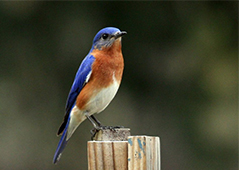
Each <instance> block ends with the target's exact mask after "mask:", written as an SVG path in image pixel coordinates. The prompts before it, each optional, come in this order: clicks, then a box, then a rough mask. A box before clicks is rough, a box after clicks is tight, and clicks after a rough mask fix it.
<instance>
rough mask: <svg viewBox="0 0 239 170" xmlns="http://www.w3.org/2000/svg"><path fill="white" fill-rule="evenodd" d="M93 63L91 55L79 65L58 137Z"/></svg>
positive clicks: (93, 59) (93, 58)
mask: <svg viewBox="0 0 239 170" xmlns="http://www.w3.org/2000/svg"><path fill="white" fill-rule="evenodd" d="M94 61H95V57H94V56H93V55H90V54H88V55H87V56H86V57H85V59H84V60H83V61H82V63H81V65H80V67H79V69H78V71H77V73H76V76H75V79H74V82H73V84H72V86H71V90H70V92H69V95H68V98H67V102H66V112H65V117H64V121H63V123H62V124H61V126H60V128H59V130H58V132H57V134H58V135H60V134H61V133H62V132H63V130H64V129H65V127H66V124H67V121H68V117H69V114H70V112H71V109H72V108H73V106H74V105H75V102H76V98H77V96H78V94H79V93H80V91H81V90H82V88H83V87H84V85H85V84H86V79H87V76H88V75H89V73H90V72H91V67H92V64H93V62H94Z"/></svg>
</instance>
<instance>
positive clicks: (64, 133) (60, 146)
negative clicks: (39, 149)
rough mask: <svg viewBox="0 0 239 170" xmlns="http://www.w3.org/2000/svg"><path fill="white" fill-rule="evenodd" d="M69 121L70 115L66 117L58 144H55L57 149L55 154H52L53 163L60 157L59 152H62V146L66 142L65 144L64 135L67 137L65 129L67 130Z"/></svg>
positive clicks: (63, 146)
mask: <svg viewBox="0 0 239 170" xmlns="http://www.w3.org/2000/svg"><path fill="white" fill-rule="evenodd" d="M69 122H70V116H69V118H68V121H67V124H66V127H65V130H64V132H63V134H62V136H61V139H60V141H59V143H58V146H57V149H56V152H55V155H54V158H53V163H54V164H56V163H57V162H58V161H59V159H60V157H61V153H62V152H63V150H64V148H65V147H66V144H67V142H68V141H67V140H66V137H67V130H68V126H69Z"/></svg>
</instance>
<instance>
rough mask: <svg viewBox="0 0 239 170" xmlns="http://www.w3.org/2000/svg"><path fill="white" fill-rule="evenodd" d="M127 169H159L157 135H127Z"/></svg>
mask: <svg viewBox="0 0 239 170" xmlns="http://www.w3.org/2000/svg"><path fill="white" fill-rule="evenodd" d="M128 170H160V141H159V137H152V136H129V138H128Z"/></svg>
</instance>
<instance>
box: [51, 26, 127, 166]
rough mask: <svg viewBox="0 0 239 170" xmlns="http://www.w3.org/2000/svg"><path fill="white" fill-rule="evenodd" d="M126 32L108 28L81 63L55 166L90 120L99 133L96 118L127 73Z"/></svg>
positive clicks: (58, 133) (100, 33)
mask: <svg viewBox="0 0 239 170" xmlns="http://www.w3.org/2000/svg"><path fill="white" fill-rule="evenodd" d="M125 34H126V32H125V31H120V30H119V29H118V28H114V27H106V28H103V29H102V30H100V31H99V32H98V33H97V34H96V36H95V37H94V40H93V44H92V47H91V49H90V52H89V53H88V55H87V56H86V57H85V59H84V60H83V61H82V63H81V65H80V67H79V69H78V71H77V73H76V76H75V79H74V82H73V84H72V87H71V90H70V93H69V95H68V98H67V102H66V111H65V117H64V121H63V123H62V124H61V126H60V128H59V130H58V132H57V135H62V137H61V139H60V141H59V144H58V146H57V149H56V152H55V155H54V159H53V163H54V164H55V163H57V161H58V160H59V159H60V155H61V153H62V151H63V149H64V148H65V146H66V144H67V142H68V140H69V139H70V137H71V135H72V134H73V133H74V131H75V130H76V128H77V127H78V126H79V125H80V124H81V123H82V122H83V121H84V120H85V119H86V118H87V119H89V120H90V122H91V123H92V124H93V125H94V127H95V128H96V129H99V128H100V127H101V124H100V122H99V121H98V120H97V119H96V118H95V117H94V116H93V114H94V113H100V112H101V111H103V110H104V109H105V108H106V107H107V106H108V104H109V103H110V102H111V100H112V99H113V98H114V96H115V94H116V92H117V90H118V88H119V85H120V82H121V79H122V73H123V69H124V60H123V55H122V51H121V37H122V36H123V35H125Z"/></svg>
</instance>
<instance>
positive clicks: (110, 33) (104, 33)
mask: <svg viewBox="0 0 239 170" xmlns="http://www.w3.org/2000/svg"><path fill="white" fill-rule="evenodd" d="M125 34H126V32H125V31H120V30H119V29H118V28H114V27H106V28H103V29H102V30H100V31H99V32H98V33H97V34H96V36H95V38H94V40H93V45H92V49H96V48H97V49H99V50H101V49H102V47H111V46H112V44H113V43H114V41H115V40H117V39H118V38H120V37H122V36H123V35H125Z"/></svg>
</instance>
